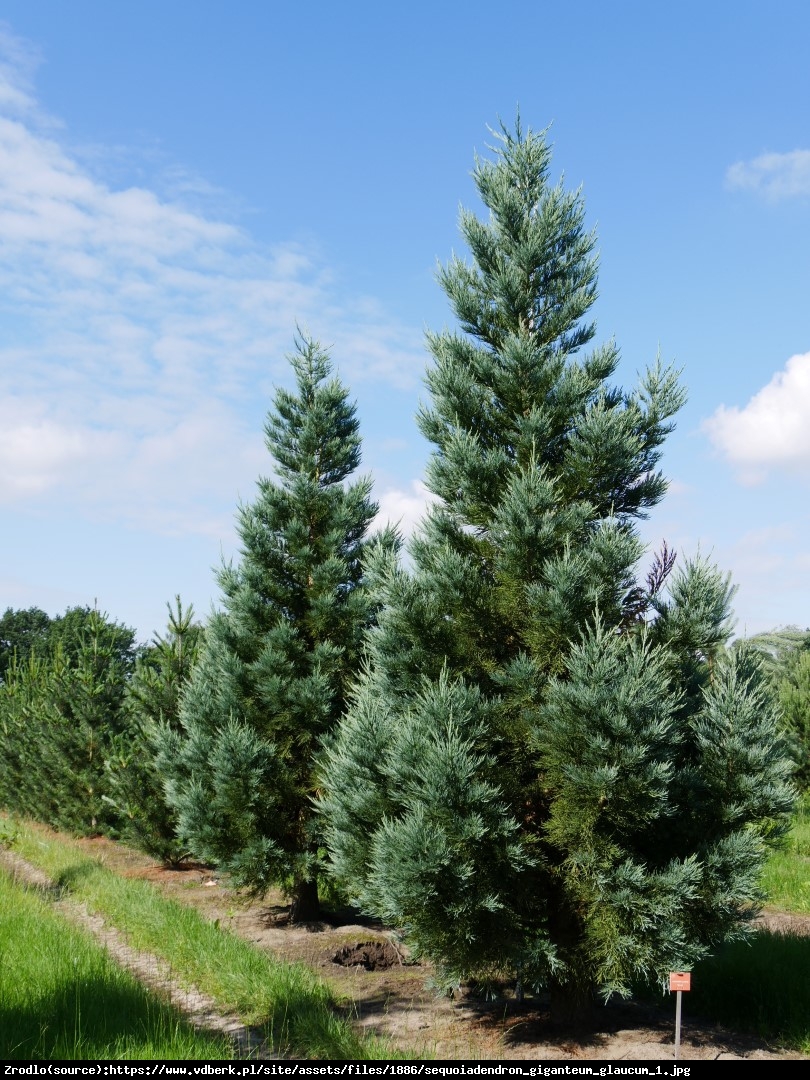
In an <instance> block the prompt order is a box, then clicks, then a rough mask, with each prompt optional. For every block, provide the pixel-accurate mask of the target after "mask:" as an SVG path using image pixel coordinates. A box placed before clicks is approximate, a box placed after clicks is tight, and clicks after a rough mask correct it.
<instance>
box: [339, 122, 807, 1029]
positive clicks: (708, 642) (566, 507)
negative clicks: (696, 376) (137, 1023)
mask: <svg viewBox="0 0 810 1080" xmlns="http://www.w3.org/2000/svg"><path fill="white" fill-rule="evenodd" d="M500 140H501V141H500V145H499V147H498V149H497V155H496V157H495V159H494V160H493V159H489V160H483V161H479V162H478V163H477V165H476V168H475V172H474V177H475V182H476V184H477V187H478V191H479V193H480V195H481V198H482V200H483V202H484V204H485V206H486V207H487V209H488V210H489V219H488V220H485V221H482V220H479V219H478V218H477V217H476V216H474V215H473V214H472V213H470V212H467V211H462V214H461V231H462V234H463V236H464V239H465V241H466V244H467V246H468V248H469V250H470V253H471V255H472V262H471V263H466V262H463V261H461V260H460V259H458V258H454V259H452V260H451V262H450V263H449V265H448V266H446V267H445V268H444V269H443V270H442V271H441V272H440V282H441V285H442V287H443V289H444V291H445V292H446V294H447V295H448V297H449V299H450V302H451V305H452V307H453V310H454V312H455V315H456V317H457V319H458V321H459V324H460V330H459V331H451V330H446V331H444V332H442V333H438V334H431V335H429V337H428V345H429V348H430V351H431V353H432V355H433V361H434V362H433V366H432V367H431V368H430V369H429V371H428V375H427V382H428V387H429V390H430V393H431V402H430V404H429V406H427V407H425V408H423V409H422V411H421V412H420V415H419V424H420V427H421V430H422V432H423V433H424V434H425V436H426V437H427V438H428V439H429V440H431V442H432V443H433V444H434V446H435V449H434V452H433V455H432V457H431V459H430V463H429V466H428V471H427V483H428V487H429V488H430V490H431V491H432V492H433V493H434V495H435V496H436V500H437V501H436V502H435V504H434V505H433V506H432V508H431V509H430V511H429V513H428V515H427V518H426V520H425V521H424V523H423V526H422V528H421V532H419V533H418V535H417V536H416V537H415V539H414V540H413V541H412V543H411V548H410V550H411V556H412V563H413V568H412V571H410V572H406V571H405V570H403V569H402V568H401V567H400V566H399V565H398V563H397V560H396V558H395V557H392V556H388V557H385V558H380V559H379V560H378V561H377V563H376V565H375V568H374V576H375V580H376V582H377V588H378V590H379V598H380V601H381V603H382V605H383V607H382V609H381V613H380V616H379V625H378V627H377V628H376V629H375V630H374V631H373V632H372V634H371V636H370V664H369V667H368V670H367V671H366V672H365V674H364V675H363V677H362V679H361V680H360V681H359V683H358V685H357V686H356V688H355V691H354V698H353V703H352V706H351V709H350V710H349V712H348V715H347V717H346V719H345V721H344V722H343V723H342V724H341V726H340V728H339V731H338V733H337V735H336V737H335V739H334V740H333V742H332V744H331V746H330V749H329V752H328V755H327V757H326V760H325V765H324V768H323V777H322V779H323V785H324V791H323V794H322V797H321V804H320V805H321V810H322V812H323V814H324V816H325V820H326V822H327V836H328V843H329V846H330V850H331V859H332V869H333V871H334V873H335V875H336V876H337V877H338V878H339V879H340V881H341V882H342V883H343V884H344V885H345V886H346V887H347V888H348V889H349V890H350V891H351V892H352V894H353V895H354V896H355V897H356V898H357V899H358V901H359V902H360V903H361V904H362V906H363V907H364V908H365V909H367V910H368V911H370V912H372V913H374V914H376V915H378V916H380V917H382V918H383V919H386V920H389V921H390V922H391V923H393V924H394V925H396V926H401V927H405V929H406V932H407V934H408V936H409V937H410V940H411V942H412V944H413V945H414V946H415V947H416V949H417V950H419V951H421V952H423V953H425V954H427V955H428V956H430V957H431V958H433V959H434V960H435V961H436V962H437V963H438V964H439V965H440V967H441V969H442V970H443V971H444V973H445V976H446V978H447V981H448V984H452V983H454V982H456V981H458V980H460V979H465V978H474V979H480V980H484V981H486V980H489V979H497V978H502V977H504V976H505V975H510V976H511V977H513V978H515V979H516V980H517V981H518V983H519V984H520V985H521V986H522V987H523V986H532V987H537V988H539V987H549V988H550V989H551V991H552V1002H553V1008H554V1012H555V1014H556V1015H557V1016H558V1017H560V1018H563V1017H566V1016H571V1015H573V1014H576V1013H578V1012H580V1011H581V1010H583V1009H585V1008H587V1006H588V1003H589V1002H590V1001H591V1000H592V999H593V995H594V991H595V990H597V989H598V990H601V991H602V993H603V994H605V995H609V994H611V993H613V992H619V993H626V992H628V988H629V986H630V983H631V980H634V979H637V978H639V977H645V976H647V977H652V978H661V977H663V975H664V973H666V972H667V971H669V970H671V969H674V970H680V969H682V968H689V967H691V965H692V964H693V963H694V962H695V961H696V960H697V959H698V958H699V957H700V956H702V955H703V954H704V953H705V952H706V951H707V950H708V949H710V948H711V947H713V946H714V945H715V944H716V943H717V942H719V941H721V940H722V939H724V938H725V937H727V936H729V935H731V934H734V933H736V932H737V931H738V929H739V928H740V927H741V926H743V925H744V923H745V921H746V920H747V919H748V918H749V917H750V915H751V913H752V912H753V910H754V908H755V905H756V901H757V899H758V893H757V885H756V878H757V866H758V864H759V860H760V858H761V855H762V852H763V849H764V845H765V843H766V841H767V840H768V839H769V838H771V837H773V836H775V835H777V834H778V832H779V830H780V828H782V825H783V822H784V815H785V812H786V811H787V809H788V807H789V806H790V801H791V790H790V786H789V784H788V783H787V782H786V776H787V765H786V762H785V759H784V754H783V750H782V748H781V746H780V743H779V740H778V737H777V734H776V728H775V723H774V717H773V715H772V713H771V712H770V711H769V708H768V705H767V701H766V699H765V698H764V697H763V695H762V694H761V691H760V689H759V682H758V680H759V675H758V672H757V668H756V664H755V663H754V662H752V660H751V658H750V656H748V655H745V654H744V655H741V656H739V657H731V658H730V659H729V660H725V659H724V658H723V656H722V652H723V650H722V645H723V643H724V641H725V640H726V639H727V637H728V632H729V615H730V612H729V601H730V597H731V590H730V588H729V585H728V582H727V580H726V579H725V578H724V577H723V576H722V575H720V574H718V572H717V571H715V570H713V569H711V568H710V567H707V566H706V565H704V564H703V563H701V562H700V561H695V562H691V563H686V564H684V565H682V566H681V567H680V569H679V570H677V571H675V573H674V574H671V573H670V572H671V571H672V561H673V560H672V556H671V554H670V553H669V552H668V551H667V550H666V548H664V550H663V552H662V553H661V555H660V556H659V557H658V559H657V560H656V563H655V564H654V566H653V568H652V570H651V572H650V574H649V576H648V578H647V580H646V581H642V582H639V581H637V577H636V574H637V564H638V562H639V559H640V557H641V555H642V551H643V549H642V545H641V543H640V540H639V537H638V535H637V529H636V526H635V522H636V520H637V519H639V518H641V517H644V516H645V515H646V512H647V511H648V509H649V508H651V507H653V506H655V504H656V503H658V502H659V500H660V499H661V498H662V497H663V495H664V493H665V490H666V482H665V480H664V478H663V476H662V475H661V473H660V472H659V471H657V467H656V466H657V463H658V459H659V456H660V447H661V444H662V442H663V440H664V438H665V436H666V435H667V434H668V432H669V431H670V430H671V427H672V423H671V418H672V417H673V415H674V414H675V413H676V411H677V410H678V409H679V407H680V406H681V404H682V402H683V400H684V393H683V391H682V389H681V388H680V386H679V384H678V379H677V374H676V373H674V372H673V371H672V370H670V369H664V368H662V367H661V366H660V364H656V365H655V366H654V367H653V368H651V369H650V370H648V371H647V372H646V373H645V374H644V375H643V376H642V378H641V380H640V385H639V388H638V389H637V390H636V391H635V392H633V393H625V392H623V391H622V390H620V389H618V388H616V387H614V386H612V385H611V384H610V383H609V380H610V378H611V376H612V375H613V373H614V371H615V368H616V366H617V363H618V359H619V356H618V351H617V348H616V346H615V345H614V344H613V343H608V344H606V345H602V346H598V347H595V348H591V349H590V351H584V350H585V347H586V346H587V345H588V343H589V342H590V341H591V339H592V338H593V336H594V326H593V324H592V323H590V322H589V321H587V316H588V312H589V309H590V308H591V306H592V304H593V302H594V300H595V297H596V260H595V257H594V254H593V249H594V238H593V236H592V235H591V234H589V233H588V232H586V231H585V227H584V210H583V204H582V200H581V197H580V195H579V194H578V193H569V192H566V191H565V190H564V188H563V187H562V185H561V184H557V185H553V184H551V183H550V181H549V163H550V151H549V148H548V146H547V144H546V141H545V139H544V137H543V135H541V134H536V133H533V132H531V131H528V132H526V133H524V132H522V131H521V129H520V125H519V124H518V126H517V128H516V130H515V131H514V133H513V132H510V131H508V130H506V129H504V130H503V131H502V134H501V136H500Z"/></svg>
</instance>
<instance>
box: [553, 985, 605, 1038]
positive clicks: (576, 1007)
mask: <svg viewBox="0 0 810 1080" xmlns="http://www.w3.org/2000/svg"><path fill="white" fill-rule="evenodd" d="M549 989H550V991H551V1022H552V1024H554V1025H556V1026H558V1027H565V1028H581V1027H586V1026H588V1025H589V1024H590V1023H592V1022H593V1019H594V995H593V988H592V987H591V986H588V985H586V986H583V985H582V984H581V983H575V982H567V983H556V982H553V983H552V984H551V986H550V987H549Z"/></svg>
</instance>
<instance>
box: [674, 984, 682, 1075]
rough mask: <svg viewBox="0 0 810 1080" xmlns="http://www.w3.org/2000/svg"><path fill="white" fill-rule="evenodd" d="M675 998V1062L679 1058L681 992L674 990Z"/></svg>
mask: <svg viewBox="0 0 810 1080" xmlns="http://www.w3.org/2000/svg"><path fill="white" fill-rule="evenodd" d="M675 993H676V994H677V998H676V1000H675V1060H676V1061H678V1059H679V1058H680V1056H681V998H682V997H683V992H682V991H681V990H676V991H675Z"/></svg>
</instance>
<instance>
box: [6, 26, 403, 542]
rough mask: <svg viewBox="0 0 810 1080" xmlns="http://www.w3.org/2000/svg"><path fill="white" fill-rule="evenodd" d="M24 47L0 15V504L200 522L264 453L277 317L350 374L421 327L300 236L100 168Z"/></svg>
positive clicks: (262, 465)
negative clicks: (224, 216)
mask: <svg viewBox="0 0 810 1080" xmlns="http://www.w3.org/2000/svg"><path fill="white" fill-rule="evenodd" d="M35 66H36V56H35V54H34V53H33V52H32V51H31V50H30V49H28V48H27V46H26V44H25V43H24V42H22V41H20V40H19V39H17V38H14V37H13V36H11V35H10V34H9V33H8V32H0V317H1V318H2V320H3V327H4V329H3V337H2V345H1V346H0V432H2V434H1V435H0V478H1V479H0V503H3V502H5V503H10V502H13V501H16V502H18V501H20V500H24V501H29V502H30V501H31V500H40V499H44V498H48V499H59V500H63V501H64V502H65V503H69V504H71V505H72V506H74V507H75V508H76V510H77V512H85V511H86V512H89V513H92V514H96V515H102V516H104V517H106V518H108V519H113V520H122V521H128V522H132V523H138V524H139V525H146V526H148V527H153V528H158V529H164V530H169V531H175V530H178V529H193V530H195V531H202V532H208V531H212V530H216V529H219V528H220V524H221V522H220V512H219V511H218V510H217V509H216V506H215V504H216V501H217V499H218V498H219V497H226V496H227V497H228V498H229V499H230V500H232V495H233V489H234V486H235V485H236V486H241V488H242V490H243V493H244V494H248V492H249V490H250V488H252V484H253V481H254V480H255V477H256V475H257V471H266V469H267V460H266V455H265V454H264V452H263V450H262V447H261V435H260V432H257V430H256V422H255V413H256V408H255V403H256V401H257V400H262V401H263V402H264V401H266V402H269V397H270V393H271V385H272V383H273V381H274V380H276V379H286V378H287V367H286V364H285V361H284V355H285V353H286V352H288V351H289V349H290V347H291V344H292V337H293V333H294V330H295V326H296V323H301V324H302V325H304V326H306V327H307V329H308V330H309V331H310V332H311V333H313V334H314V335H315V336H318V337H320V338H321V339H322V340H323V341H324V343H325V344H327V343H328V344H330V345H332V346H333V358H334V360H335V363H336V365H337V366H338V368H339V369H340V372H341V374H342V376H343V377H344V378H345V379H346V380H347V381H348V382H349V383H350V384H351V383H353V382H359V381H361V380H379V381H382V382H385V383H388V384H389V385H391V386H394V387H398V388H400V389H401V388H404V387H413V386H415V385H416V383H417V382H418V379H419V378H420V376H421V372H422V370H423V366H424V354H423V351H422V344H421V332H420V331H419V330H418V329H417V328H411V327H407V326H402V325H400V324H398V323H397V322H396V321H395V320H393V319H391V318H389V317H388V316H387V314H386V312H385V311H384V309H382V308H381V307H380V306H379V305H378V304H376V303H375V302H374V301H373V299H370V298H368V297H362V296H353V295H351V294H350V293H349V292H348V290H347V289H346V287H345V285H343V284H341V283H340V282H337V281H335V279H334V277H333V275H332V274H331V273H330V270H329V267H328V266H327V265H326V263H325V260H324V259H323V257H322V255H321V254H320V252H319V251H318V250H317V248H316V247H315V246H312V245H310V246H305V245H302V244H300V243H295V242H291V241H286V242H284V241H281V242H279V243H278V244H277V245H276V246H274V247H272V248H266V247H261V246H259V245H258V244H256V243H255V242H254V241H253V239H252V238H251V236H250V235H249V233H247V232H246V231H245V230H244V229H241V228H239V227H238V226H237V225H234V224H233V223H231V222H229V221H226V220H221V219H219V218H218V217H217V215H216V213H215V212H213V211H212V209H211V208H212V205H214V204H215V202H216V192H215V191H213V189H210V190H209V189H206V190H205V192H204V195H205V198H204V199H202V200H201V199H199V198H196V196H197V195H199V192H200V185H199V183H198V182H196V181H195V182H194V183H190V182H187V181H186V180H185V179H184V178H182V177H181V180H182V181H183V182H179V181H177V176H179V174H177V175H176V176H175V178H174V179H175V181H176V182H175V183H174V185H173V187H174V190H173V191H172V193H171V194H169V191H170V189H171V188H172V185H171V184H170V185H168V187H167V186H166V185H164V186H163V189H162V193H158V192H157V191H156V190H154V189H153V188H152V187H150V186H147V185H145V184H140V185H134V186H133V185H130V186H124V185H123V184H118V185H114V184H113V183H111V181H110V180H109V178H107V179H103V178H102V177H101V173H102V171H103V170H101V169H99V170H94V168H93V165H92V155H89V156H85V157H82V158H81V159H80V158H79V157H78V156H77V155H76V154H75V153H74V152H73V151H71V150H70V149H69V147H68V143H67V141H66V136H64V135H63V129H61V128H60V127H59V126H58V125H57V124H56V122H55V121H53V120H52V119H50V118H48V117H46V116H45V115H44V114H43V113H42V112H41V110H40V109H39V107H38V104H37V101H36V97H35V94H34V89H33V73H34V70H35ZM203 186H204V185H203ZM184 187H185V189H186V190H184ZM186 195H188V198H186V197H185V196H186ZM226 201H227V200H226V199H224V200H223V205H224V203H225V202H226ZM228 209H229V210H230V209H231V205H230V204H229V205H228ZM231 510H232V501H231V502H230V508H229V517H230V513H231Z"/></svg>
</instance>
